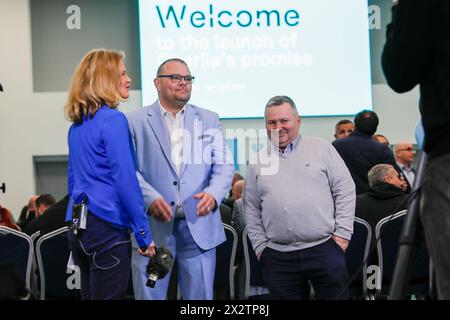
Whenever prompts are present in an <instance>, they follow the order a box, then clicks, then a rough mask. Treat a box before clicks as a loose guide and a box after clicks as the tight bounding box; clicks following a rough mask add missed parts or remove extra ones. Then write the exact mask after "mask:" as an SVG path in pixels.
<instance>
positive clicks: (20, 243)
mask: <svg viewBox="0 0 450 320" xmlns="http://www.w3.org/2000/svg"><path fill="white" fill-rule="evenodd" d="M0 248H1V250H0V263H12V264H13V265H14V269H15V270H16V271H17V273H18V274H19V276H20V277H21V278H22V280H23V281H24V283H25V284H26V286H27V288H28V289H30V276H31V268H32V262H33V242H32V241H31V238H30V237H29V236H28V235H27V234H25V233H23V232H20V231H17V230H14V229H11V228H8V227H4V226H0Z"/></svg>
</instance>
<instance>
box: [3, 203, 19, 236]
mask: <svg viewBox="0 0 450 320" xmlns="http://www.w3.org/2000/svg"><path fill="white" fill-rule="evenodd" d="M0 226H4V227H8V228H11V229H14V230H20V229H19V227H18V226H17V225H16V224H15V223H14V219H13V217H12V214H11V212H10V211H9V210H8V209H6V208H4V207H2V206H1V205H0Z"/></svg>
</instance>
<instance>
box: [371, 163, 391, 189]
mask: <svg viewBox="0 0 450 320" xmlns="http://www.w3.org/2000/svg"><path fill="white" fill-rule="evenodd" d="M391 170H395V169H394V167H393V166H392V165H390V164H384V163H382V164H377V165H376V166H373V167H372V169H370V170H369V172H368V173H367V178H368V180H369V187H373V186H374V185H376V184H379V183H383V182H384V178H385V177H387V176H390V175H391Z"/></svg>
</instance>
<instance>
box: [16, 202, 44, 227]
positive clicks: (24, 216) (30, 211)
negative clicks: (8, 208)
mask: <svg viewBox="0 0 450 320" xmlns="http://www.w3.org/2000/svg"><path fill="white" fill-rule="evenodd" d="M38 197H39V196H38V195H33V196H31V198H30V200H28V205H27V210H26V211H24V210H23V209H22V212H21V213H20V217H19V220H18V221H17V226H18V227H19V228H20V229H21V230H25V228H26V226H27V224H28V223H29V222H30V221H31V220H33V219H34V218H35V217H36V199H37V198H38Z"/></svg>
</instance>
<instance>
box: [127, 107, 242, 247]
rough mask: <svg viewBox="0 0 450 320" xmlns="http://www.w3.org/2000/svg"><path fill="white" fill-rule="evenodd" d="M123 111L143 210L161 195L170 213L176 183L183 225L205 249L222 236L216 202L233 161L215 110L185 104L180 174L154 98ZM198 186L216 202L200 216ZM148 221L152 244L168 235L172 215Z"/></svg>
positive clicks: (164, 240) (228, 179) (165, 240)
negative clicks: (212, 207)
mask: <svg viewBox="0 0 450 320" xmlns="http://www.w3.org/2000/svg"><path fill="white" fill-rule="evenodd" d="M127 117H128V121H129V126H130V131H131V136H132V138H133V141H134V145H135V151H136V160H137V170H138V174H137V175H138V179H139V183H140V186H141V189H142V193H143V196H144V203H145V207H146V210H148V208H149V207H150V205H151V204H152V202H153V201H154V200H156V199H157V198H160V197H162V198H164V200H165V201H166V202H167V203H168V204H169V205H170V206H171V207H172V214H173V216H174V215H175V204H176V202H177V188H180V198H181V204H182V207H183V210H184V213H185V216H186V221H187V225H188V227H189V230H190V232H191V234H192V237H193V239H194V240H195V242H196V243H197V245H198V246H199V247H200V248H201V249H204V250H209V249H212V248H214V247H216V246H217V245H219V244H220V243H222V242H223V241H225V239H226V238H225V233H224V230H223V226H222V222H221V219H220V212H219V205H220V203H221V201H222V199H223V197H224V196H225V194H226V193H227V192H228V191H229V190H230V186H231V180H232V176H233V173H234V165H233V159H232V156H231V152H230V151H229V149H228V147H227V144H226V141H225V139H224V137H223V134H222V132H221V124H220V122H219V118H218V115H217V114H216V113H214V112H211V111H208V110H205V109H202V108H199V107H196V106H194V105H191V104H186V106H185V114H184V130H185V131H184V134H183V162H182V164H181V169H180V176H179V177H178V175H177V173H176V170H175V165H174V164H173V162H172V160H171V147H170V140H169V134H168V131H167V130H166V128H165V125H164V122H163V118H162V114H161V109H160V106H159V102H158V101H156V102H155V103H154V104H153V105H151V106H148V107H145V108H142V109H140V110H138V111H134V112H131V113H129V114H127ZM202 191H204V192H207V193H209V194H211V195H212V196H213V197H214V199H215V200H216V202H217V207H216V208H215V210H214V211H212V212H211V213H209V214H207V215H206V216H202V217H199V216H197V209H196V206H197V204H198V201H199V200H196V199H194V198H193V196H194V195H195V194H197V193H199V192H202ZM149 221H150V227H151V230H152V235H153V239H154V241H155V243H156V245H157V246H161V245H166V246H167V245H168V241H169V237H170V236H171V235H172V230H173V219H172V220H170V222H169V223H164V222H161V221H158V220H155V219H154V218H149Z"/></svg>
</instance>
